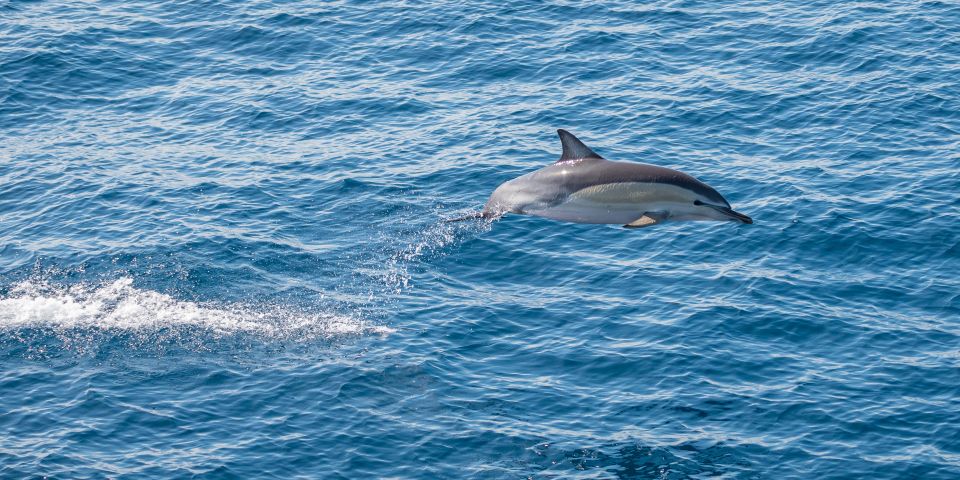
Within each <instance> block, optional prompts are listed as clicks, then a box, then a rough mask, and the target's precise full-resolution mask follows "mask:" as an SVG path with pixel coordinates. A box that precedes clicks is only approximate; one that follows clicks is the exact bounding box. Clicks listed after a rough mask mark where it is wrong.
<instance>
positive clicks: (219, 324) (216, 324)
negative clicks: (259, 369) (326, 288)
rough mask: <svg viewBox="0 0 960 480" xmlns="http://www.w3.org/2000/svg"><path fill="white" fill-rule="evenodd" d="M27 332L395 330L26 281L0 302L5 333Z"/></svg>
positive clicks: (126, 289) (323, 333)
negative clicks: (47, 329)
mask: <svg viewBox="0 0 960 480" xmlns="http://www.w3.org/2000/svg"><path fill="white" fill-rule="evenodd" d="M26 327H50V328H57V329H83V328H96V329H103V330H110V329H117V330H127V331H143V330H154V329H161V328H169V327H198V328H202V329H204V330H209V331H211V332H215V333H218V334H234V333H250V334H258V335H265V336H270V337H278V338H301V337H302V338H310V337H317V336H320V337H331V336H337V335H350V334H364V333H376V334H389V333H393V332H394V330H393V329H391V328H389V327H385V326H380V325H373V324H369V323H368V322H366V321H364V320H362V319H357V318H353V317H349V316H341V315H328V314H316V313H308V312H299V311H295V310H292V309H289V308H284V307H278V306H242V305H226V306H222V305H217V306H206V305H201V304H198V303H195V302H189V301H183V300H177V299H175V298H173V297H171V296H169V295H166V294H163V293H159V292H155V291H151V290H141V289H138V288H135V287H133V279H131V278H121V279H119V280H116V281H114V282H113V283H110V284H107V285H103V286H98V287H90V286H87V285H76V286H73V287H70V288H67V289H64V288H55V287H51V286H49V285H47V284H45V283H42V282H35V281H29V280H28V281H24V282H21V283H19V284H17V285H15V286H14V287H13V288H12V289H11V291H10V292H9V293H8V294H7V295H6V296H4V297H0V331H2V330H10V329H20V328H26Z"/></svg>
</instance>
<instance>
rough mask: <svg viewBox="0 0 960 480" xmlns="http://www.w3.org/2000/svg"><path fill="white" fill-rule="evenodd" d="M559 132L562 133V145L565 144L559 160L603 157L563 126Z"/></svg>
mask: <svg viewBox="0 0 960 480" xmlns="http://www.w3.org/2000/svg"><path fill="white" fill-rule="evenodd" d="M557 134H559V135H560V145H562V146H563V153H562V154H560V160H557V161H558V162H566V161H568V160H579V159H581V158H601V159H602V158H603V157H601V156H600V155H597V154H596V153H595V152H594V151H593V150H590V147H588V146H586V145H584V144H583V142H581V141H580V140H579V139H578V138H577V137H574V136H573V134H572V133H570V132H568V131H566V130H564V129H562V128H561V129H559V130H557Z"/></svg>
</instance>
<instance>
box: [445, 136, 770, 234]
mask: <svg viewBox="0 0 960 480" xmlns="http://www.w3.org/2000/svg"><path fill="white" fill-rule="evenodd" d="M557 133H559V134H560V141H561V143H562V146H563V154H562V155H561V156H560V159H559V160H557V162H556V163H554V164H552V165H549V166H546V167H544V168H541V169H540V170H537V171H535V172H531V173H528V174H526V175H523V176H520V177H517V178H515V179H513V180H510V181H507V182H505V183H503V184H502V185H500V186H499V187H497V189H496V190H494V192H493V194H492V195H490V199H489V200H488V201H487V204H486V205H485V206H484V208H483V211H482V212H480V213H477V214H474V215H470V216H467V217H463V218H461V219H457V220H463V219H466V218H476V217H483V218H488V219H497V218H500V217H501V216H503V215H504V214H507V213H517V214H526V215H535V216H538V217H545V218H551V219H554V220H563V221H568V222H576V223H613V224H622V225H623V226H624V227H627V228H640V227H648V226H651V225H656V224H659V223H663V222H667V221H683V220H714V221H735V222H739V223H753V220H751V219H750V217H748V216H746V215H744V214H742V213H738V212H735V211H734V210H733V209H731V208H730V204H729V203H728V202H727V201H726V200H725V199H724V198H723V197H722V196H721V195H720V194H719V193H717V191H716V190H714V189H713V188H711V187H710V186H708V185H707V184H705V183H703V182H700V181H699V180H697V179H695V178H693V177H691V176H690V175H687V174H685V173H682V172H678V171H676V170H671V169H669V168H664V167H657V166H654V165H645V164H641V163H630V162H611V161H609V160H605V159H603V157H601V156H600V155H597V154H596V153H594V152H593V150H591V149H590V148H589V147H587V146H586V145H584V144H583V142H581V141H580V140H578V139H577V137H575V136H573V134H571V133H570V132H567V131H566V130H558V131H557Z"/></svg>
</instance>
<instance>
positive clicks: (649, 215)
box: [623, 212, 667, 228]
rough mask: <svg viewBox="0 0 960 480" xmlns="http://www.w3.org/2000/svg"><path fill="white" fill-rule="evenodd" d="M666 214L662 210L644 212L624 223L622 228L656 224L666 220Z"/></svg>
mask: <svg viewBox="0 0 960 480" xmlns="http://www.w3.org/2000/svg"><path fill="white" fill-rule="evenodd" d="M666 218H667V215H666V214H665V213H662V212H646V213H644V214H643V215H642V216H640V218H638V219H636V220H634V221H632V222H630V223H628V224H626V225H624V226H623V228H643V227H649V226H651V225H656V224H658V223H660V222H662V221H664V220H666Z"/></svg>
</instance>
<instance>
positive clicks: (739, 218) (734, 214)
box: [718, 208, 753, 223]
mask: <svg viewBox="0 0 960 480" xmlns="http://www.w3.org/2000/svg"><path fill="white" fill-rule="evenodd" d="M718 210H720V211H721V212H723V214H724V215H726V216H728V217H730V218H732V219H734V220H737V221H739V222H740V223H753V219H752V218H750V217H748V216H746V215H744V214H742V213H740V212H736V211H734V210H733V209H732V208H723V209H718Z"/></svg>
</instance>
